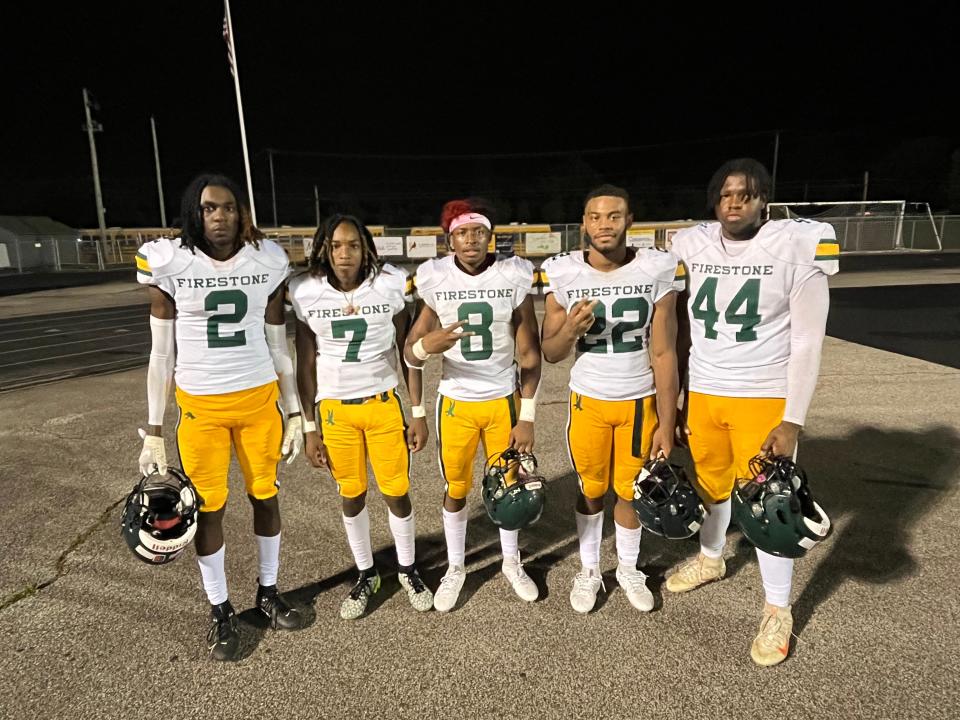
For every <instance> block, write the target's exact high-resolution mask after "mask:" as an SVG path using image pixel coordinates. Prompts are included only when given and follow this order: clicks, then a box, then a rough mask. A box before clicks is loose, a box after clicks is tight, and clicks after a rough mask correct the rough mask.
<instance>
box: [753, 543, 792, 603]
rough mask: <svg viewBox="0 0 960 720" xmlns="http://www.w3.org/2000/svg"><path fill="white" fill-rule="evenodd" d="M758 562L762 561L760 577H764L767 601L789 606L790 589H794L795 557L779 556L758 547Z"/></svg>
mask: <svg viewBox="0 0 960 720" xmlns="http://www.w3.org/2000/svg"><path fill="white" fill-rule="evenodd" d="M757 562H759V563H760V577H761V578H763V591H764V593H766V596H767V602H768V603H770V604H771V605H776V606H777V607H787V605H789V604H790V590H792V589H793V558H782V557H777V556H776V555H771V554H770V553H765V552H763V550H759V549H758V550H757Z"/></svg>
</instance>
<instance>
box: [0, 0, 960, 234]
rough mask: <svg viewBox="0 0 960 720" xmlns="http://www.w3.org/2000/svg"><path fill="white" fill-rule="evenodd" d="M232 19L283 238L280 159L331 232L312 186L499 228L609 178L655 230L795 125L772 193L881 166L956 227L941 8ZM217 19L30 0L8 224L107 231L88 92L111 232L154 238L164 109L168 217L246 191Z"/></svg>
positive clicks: (261, 211) (849, 185)
mask: <svg viewBox="0 0 960 720" xmlns="http://www.w3.org/2000/svg"><path fill="white" fill-rule="evenodd" d="M231 8H232V14H233V22H234V35H235V39H236V42H237V53H238V59H239V66H240V77H241V83H242V91H243V102H244V114H245V120H246V126H247V139H248V142H249V148H250V156H251V162H252V166H253V184H254V188H255V191H256V196H255V197H256V203H257V213H258V220H259V223H260V225H262V226H265V227H267V226H270V225H272V224H273V208H272V198H271V187H270V171H269V156H270V154H271V152H270V149H275V150H276V151H277V152H275V153H273V160H274V171H275V180H276V190H277V216H278V221H279V223H280V224H288V225H297V224H304V225H311V224H313V223H314V222H315V213H316V210H315V205H314V196H313V193H314V190H313V187H314V185H317V189H318V193H319V195H320V200H321V202H320V205H321V208H320V209H321V215H325V214H327V213H329V212H331V211H333V210H335V209H336V210H347V211H351V212H355V213H359V214H360V215H361V216H362V217H363V218H364V219H365V220H366V221H368V222H369V223H371V224H393V225H398V226H402V225H418V224H432V223H435V222H436V216H437V213H438V212H439V208H440V205H441V204H442V202H443V201H444V200H447V199H449V198H451V197H456V196H460V195H466V194H483V195H486V196H490V197H491V199H493V200H495V201H498V203H499V204H500V206H501V207H502V208H504V209H505V211H506V217H504V220H505V221H511V220H513V221H533V222H576V221H577V220H578V218H579V205H580V201H581V198H582V197H583V195H584V194H585V193H586V192H587V191H588V190H589V189H590V188H591V187H593V186H594V185H596V184H599V183H600V182H612V183H615V184H619V185H622V186H624V187H626V188H627V189H628V190H630V191H631V194H632V195H633V197H634V211H635V215H636V216H637V218H638V219H644V220H661V219H662V220H666V219H679V218H697V217H702V216H703V215H704V207H703V206H704V191H705V186H706V183H707V180H708V179H709V176H710V174H711V173H712V172H713V170H714V169H715V168H716V167H717V166H719V165H720V164H721V163H722V162H723V161H724V160H726V159H728V158H730V157H737V156H753V157H756V158H758V159H759V160H761V161H762V162H764V163H765V164H766V165H767V166H768V167H770V168H771V169H772V162H773V156H774V137H775V131H777V130H779V131H780V136H779V137H780V146H779V155H778V168H777V192H776V199H777V200H784V201H786V200H790V201H799V200H802V199H805V198H806V199H808V200H824V201H830V200H858V199H860V197H861V195H862V190H863V176H864V172H865V171H868V172H869V193H868V197H869V198H870V199H873V200H901V199H902V200H907V201H914V202H927V203H930V206H931V208H932V209H933V210H934V211H952V212H960V125H958V123H956V122H955V121H954V120H952V119H951V118H950V117H949V115H948V114H947V111H946V109H945V108H946V98H947V96H948V94H949V92H950V90H949V88H950V87H951V86H952V83H951V81H950V78H951V77H953V76H954V75H955V74H956V73H955V69H956V66H957V61H956V60H955V59H954V58H953V57H952V54H951V51H950V48H951V43H952V38H951V37H950V33H951V32H952V28H953V27H955V22H954V18H953V10H952V9H949V8H943V7H939V6H933V7H932V8H930V9H927V10H925V11H920V10H919V9H917V10H915V11H914V12H913V13H912V14H910V15H909V16H908V17H906V18H898V19H897V21H896V23H894V21H893V20H892V19H890V18H884V17H880V16H877V17H870V18H867V17H862V16H861V15H850V16H844V15H841V14H840V12H839V11H838V10H833V11H831V12H830V13H829V18H828V21H824V19H823V18H810V17H800V18H796V19H794V20H791V22H789V23H788V25H787V29H783V27H784V19H783V18H781V17H779V15H778V14H777V13H776V12H775V11H774V10H764V11H762V12H754V13H753V14H752V15H751V14H750V12H749V11H748V10H746V9H744V10H742V11H740V12H739V13H738V15H737V16H736V17H735V18H729V17H720V18H716V19H713V18H710V17H708V16H707V15H701V16H698V17H693V18H684V19H682V20H678V19H669V18H665V17H660V16H658V17H655V18H652V17H647V16H643V15H642V14H640V13H639V12H635V14H634V15H633V16H628V15H623V16H622V17H621V16H620V15H617V16H616V22H613V24H612V25H611V20H610V18H607V17H599V16H597V14H596V13H592V12H591V13H589V14H588V13H586V12H585V13H584V15H583V16H570V17H566V18H556V17H550V18H543V17H541V18H538V19H536V20H535V21H533V22H529V23H527V22H525V21H523V20H520V19H518V18H516V17H515V16H514V15H512V14H511V15H510V16H509V20H510V22H509V25H508V24H506V23H505V21H504V15H503V14H498V13H497V12H496V11H495V10H486V11H485V12H486V14H485V15H470V16H468V15H467V12H468V11H466V10H461V11H458V12H460V13H461V14H460V15H459V16H453V15H449V14H448V15H444V16H442V17H439V16H429V15H426V14H421V15H419V16H413V15H411V14H409V12H407V11H402V10H401V11H397V12H395V15H396V16H395V17H386V16H385V15H384V13H385V12H387V11H383V10H381V9H379V8H378V9H377V10H376V11H375V12H373V13H372V14H373V15H374V17H364V16H363V12H364V9H363V8H355V9H345V8H328V7H323V8H319V7H310V8H300V7H296V8H293V9H289V8H287V9H284V10H283V12H281V10H280V9H279V8H278V7H276V6H263V5H261V4H258V3H250V2H238V1H237V0H234V2H233V3H232V6H231ZM8 13H10V14H13V13H12V12H10V11H8ZM222 13H223V6H222V4H221V3H220V2H216V1H214V2H204V3H189V2H186V1H185V0H176V1H174V2H169V3H164V4H163V5H162V7H160V6H149V7H133V6H126V5H116V6H113V5H112V4H106V5H104V6H100V7H91V8H76V7H75V8H68V9H66V10H64V11H62V12H60V13H59V15H58V16H57V17H56V18H54V19H52V20H51V19H50V18H49V17H47V16H46V15H44V14H41V13H40V10H39V8H38V9H37V10H35V11H19V10H18V11H17V14H18V15H19V17H16V18H15V19H13V20H12V21H11V22H9V23H8V26H9V29H10V31H12V32H11V35H12V36H13V37H14V41H13V42H12V43H10V44H8V45H6V46H4V47H3V48H2V50H0V52H2V54H3V61H4V66H5V67H7V68H10V70H11V71H10V72H9V75H10V77H8V78H7V80H8V82H7V83H5V85H6V93H5V95H6V98H7V101H8V103H10V105H9V107H11V108H13V112H11V113H10V114H9V115H8V117H7V118H5V121H4V123H3V125H2V130H0V142H2V147H3V148H4V156H5V162H4V166H5V170H4V172H3V173H2V175H0V214H5V215H48V216H51V217H53V218H54V219H57V220H60V221H61V222H64V223H66V224H69V225H73V226H77V227H95V226H96V224H97V218H96V207H95V202H94V193H93V184H92V178H91V169H90V155H89V147H88V143H87V138H86V134H85V133H84V132H82V131H81V127H82V125H83V124H84V114H83V105H82V100H81V90H82V88H83V87H87V88H88V89H89V90H90V91H91V92H92V93H93V95H94V97H95V98H96V100H97V102H98V104H99V110H98V111H96V112H95V113H94V117H95V120H97V121H98V122H100V123H102V124H103V127H104V131H103V132H101V133H97V136H96V141H97V151H98V159H99V165H100V177H101V183H102V186H103V197H104V205H105V207H106V210H107V213H106V224H107V226H108V227H110V226H128V227H134V226H153V225H158V224H159V223H160V212H159V206H158V199H157V189H156V180H155V169H154V162H153V147H152V141H151V136H150V124H149V118H150V116H151V115H153V116H154V117H155V118H156V121H157V132H158V138H159V146H160V161H161V167H162V172H163V184H164V193H165V201H166V202H165V206H166V211H167V218H168V225H172V224H173V221H174V219H175V218H176V217H177V215H178V214H179V212H178V205H179V196H180V193H181V192H182V190H183V188H184V187H185V186H186V184H187V183H188V182H189V180H190V178H191V177H193V176H194V175H196V174H197V173H199V172H202V171H205V170H219V171H223V172H226V173H227V174H230V175H232V176H233V177H235V178H236V179H237V180H238V181H239V182H241V184H245V182H244V181H245V178H244V168H243V160H242V152H241V147H240V132H239V125H238V121H237V108H236V101H235V96H234V89H233V79H232V77H231V76H230V72H229V69H228V65H227V58H226V46H225V45H224V42H223V39H222V37H221V22H222V17H223V15H222ZM368 14H371V13H369V12H368ZM466 20H468V22H467V21H466ZM465 28H466V29H465ZM598 38H599V39H598ZM451 156H452V157H451Z"/></svg>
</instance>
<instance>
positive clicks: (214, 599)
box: [197, 545, 227, 605]
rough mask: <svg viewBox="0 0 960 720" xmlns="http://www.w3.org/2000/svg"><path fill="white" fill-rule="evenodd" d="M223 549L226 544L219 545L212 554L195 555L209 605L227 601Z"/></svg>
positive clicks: (224, 549)
mask: <svg viewBox="0 0 960 720" xmlns="http://www.w3.org/2000/svg"><path fill="white" fill-rule="evenodd" d="M225 551H226V545H221V546H220V549H219V550H217V551H216V552H215V553H213V555H197V563H198V564H199V565H200V577H201V578H203V589H204V591H205V592H206V593H207V600H209V601H210V604H211V605H219V604H220V603H224V602H226V601H227V574H226V573H225V572H224V570H223V556H224V553H225Z"/></svg>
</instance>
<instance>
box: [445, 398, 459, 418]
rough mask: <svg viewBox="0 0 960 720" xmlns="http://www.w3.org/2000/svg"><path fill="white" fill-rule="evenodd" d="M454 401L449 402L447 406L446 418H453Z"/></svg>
mask: <svg viewBox="0 0 960 720" xmlns="http://www.w3.org/2000/svg"><path fill="white" fill-rule="evenodd" d="M456 403H457V401H456V400H451V401H450V404H449V405H448V406H447V417H453V406H454V405H456Z"/></svg>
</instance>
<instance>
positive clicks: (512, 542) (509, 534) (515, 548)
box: [500, 528, 520, 560]
mask: <svg viewBox="0 0 960 720" xmlns="http://www.w3.org/2000/svg"><path fill="white" fill-rule="evenodd" d="M500 549H501V550H502V551H503V559H504V560H506V559H508V558H509V559H511V560H512V559H515V558H516V557H517V554H518V553H519V552H520V531H519V530H504V529H503V528H501V529H500Z"/></svg>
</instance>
